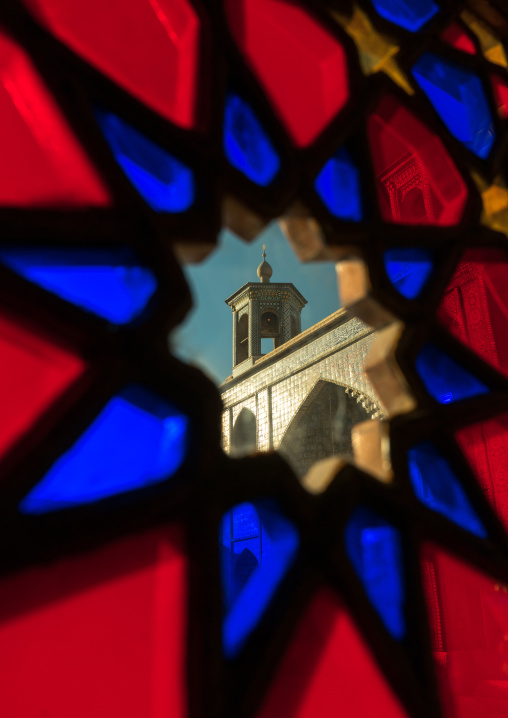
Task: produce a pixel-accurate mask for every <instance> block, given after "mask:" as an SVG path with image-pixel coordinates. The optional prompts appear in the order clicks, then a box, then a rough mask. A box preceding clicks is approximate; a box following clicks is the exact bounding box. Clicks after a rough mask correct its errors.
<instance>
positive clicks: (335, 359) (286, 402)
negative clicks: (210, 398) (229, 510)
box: [220, 310, 383, 460]
mask: <svg viewBox="0 0 508 718" xmlns="http://www.w3.org/2000/svg"><path fill="white" fill-rule="evenodd" d="M374 337H375V333H374V331H373V330H372V329H371V328H370V327H368V326H367V325H365V324H364V323H363V322H362V321H360V320H359V319H357V318H353V317H350V316H349V315H348V314H347V313H346V312H345V311H344V310H339V311H337V312H335V313H334V314H332V315H330V316H329V317H327V318H326V319H324V320H323V321H321V322H319V324H315V325H314V326H313V327H311V328H310V329H307V330H306V331H305V332H302V333H301V334H299V335H298V336H296V337H294V338H293V339H291V340H290V341H288V342H286V343H285V344H283V345H282V346H280V347H279V348H278V349H275V350H274V351H272V352H270V353H269V354H266V355H265V356H263V357H262V358H260V359H258V360H257V361H256V363H255V364H254V366H253V367H252V369H250V370H248V371H247V372H245V373H244V374H242V375H241V376H239V377H237V378H236V379H233V378H232V377H229V379H227V380H226V381H225V382H224V383H223V384H222V385H221V387H220V390H221V394H222V400H223V403H224V413H223V447H224V450H225V451H227V452H230V451H231V452H232V453H234V451H235V448H236V450H237V451H238V452H239V453H241V447H240V446H238V436H239V435H240V434H241V433H242V432H238V429H239V425H238V423H237V422H239V421H243V419H245V417H246V413H245V412H244V413H243V414H242V417H240V413H241V412H242V409H244V408H245V409H248V410H249V412H251V413H252V415H253V416H254V417H255V420H256V422H255V433H256V436H255V444H256V448H257V449H258V450H259V451H266V450H269V449H272V448H273V449H278V448H279V447H281V444H282V447H281V450H282V449H284V448H285V449H286V450H288V447H289V445H290V443H291V442H290V441H289V440H288V439H289V437H288V436H286V434H287V432H288V431H291V430H293V433H294V429H295V427H296V426H297V425H299V424H300V425H302V416H303V414H304V413H305V412H308V411H309V410H310V411H312V406H314V410H316V407H317V406H318V404H319V403H321V405H322V404H323V396H324V395H323V394H322V393H321V394H320V396H321V399H320V402H319V401H318V400H317V399H316V401H315V403H314V404H313V402H314V399H313V396H314V395H316V397H317V395H318V394H319V393H320V390H321V388H325V389H329V385H328V383H330V384H333V385H334V386H336V387H338V389H337V392H338V393H337V392H336V394H337V396H338V411H336V413H335V416H334V418H333V423H334V425H335V426H336V428H337V422H339V423H340V422H342V424H344V426H346V425H347V426H349V427H350V425H351V421H353V423H355V421H359V420H361V418H368V417H378V416H379V417H382V416H383V410H382V408H381V406H380V405H379V403H378V400H377V398H376V396H375V393H374V390H373V388H372V386H371V385H370V384H369V382H368V381H367V379H366V377H365V376H364V373H363V370H362V367H363V362H364V359H365V357H366V356H367V354H368V352H369V349H370V346H371V344H372V342H373V340H374ZM335 402H336V405H337V399H336V400H335ZM356 408H357V409H358V411H356ZM346 415H347V416H346ZM249 418H251V417H249ZM308 423H309V422H307V424H308ZM320 427H321V429H320V430H321V431H322V432H324V433H327V429H328V425H327V424H326V422H324V420H323V421H322V422H321V424H320ZM329 428H330V429H333V426H330V427H329ZM338 428H339V429H340V426H339V427H338ZM349 431H350V428H349ZM235 432H236V434H235ZM309 432H310V429H309V428H308V427H307V429H306V433H305V437H304V436H303V434H302V431H300V434H299V439H298V440H299V441H300V442H301V441H305V440H306V441H311V438H309V437H310V434H309ZM235 436H236V440H235ZM242 436H243V434H242ZM295 437H296V435H295ZM346 438H347V437H346ZM340 443H341V442H340V441H339V442H338V444H340ZM342 443H344V442H342ZM346 443H347V441H346ZM313 444H315V446H314V445H312V446H309V447H308V451H305V452H304V453H305V454H308V457H307V458H308V459H309V460H310V458H313V457H314V455H315V457H316V458H321V454H322V453H323V451H325V452H326V453H330V448H329V446H328V448H327V449H326V448H325V447H324V445H323V444H322V442H321V443H319V441H318V442H317V443H316V441H313ZM338 444H337V442H335V445H338ZM250 448H252V447H250ZM303 448H304V449H305V448H306V447H303ZM313 451H314V455H313V457H311V456H310V454H311V453H312V452H313Z"/></svg>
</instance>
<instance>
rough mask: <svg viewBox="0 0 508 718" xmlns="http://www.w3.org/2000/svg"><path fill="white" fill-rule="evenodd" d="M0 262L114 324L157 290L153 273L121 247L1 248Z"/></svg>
mask: <svg viewBox="0 0 508 718" xmlns="http://www.w3.org/2000/svg"><path fill="white" fill-rule="evenodd" d="M0 262H2V263H3V264H5V265H7V266H8V267H10V268H11V269H12V270H14V271H15V272H17V273H18V274H20V275H21V276H22V277H24V278H25V279H28V280H29V281H31V282H34V283H35V284H38V285H39V286H40V287H43V288H44V289H47V290H48V291H49V292H53V293H54V294H57V295H58V296H59V297H61V298H62V299H65V300H66V301H68V302H72V303H73V304H76V305H77V306H78V307H80V308H81V309H85V310H86V311H89V312H93V313H94V314H97V315H98V316H100V317H103V318H104V319H107V320H108V321H109V322H111V323H112V324H127V323H128V322H130V321H132V320H133V319H135V318H136V317H137V316H138V315H139V314H141V313H142V312H143V310H144V309H145V307H146V305H147V303H148V302H149V300H150V298H151V297H152V296H153V294H154V292H155V290H156V289H157V280H156V279H155V276H154V274H153V273H152V272H151V271H150V270H149V269H148V268H147V267H142V266H139V265H137V264H136V263H135V257H134V256H133V254H132V253H131V252H128V251H123V250H86V251H84V250H75V249H57V250H56V249H26V248H25V249H13V248H5V249H4V248H1V249H0Z"/></svg>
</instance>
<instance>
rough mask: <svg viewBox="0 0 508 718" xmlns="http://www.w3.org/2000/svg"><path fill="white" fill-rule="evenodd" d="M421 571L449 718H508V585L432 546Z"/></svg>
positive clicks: (441, 685) (445, 714) (436, 663)
mask: <svg viewBox="0 0 508 718" xmlns="http://www.w3.org/2000/svg"><path fill="white" fill-rule="evenodd" d="M421 568H422V578H423V584H424V588H425V595H426V600H427V610H428V614H429V619H430V625H431V629H432V643H433V653H434V659H435V668H436V676H437V679H438V685H439V691H440V695H441V703H442V708H443V713H444V716H445V718H473V716H482V717H483V716H485V718H487V716H488V717H489V718H502V716H506V715H508V691H507V683H508V681H507V680H506V677H507V673H506V666H507V657H508V645H507V639H506V637H507V635H508V586H505V585H503V584H502V583H501V582H500V581H498V580H495V579H494V578H491V577H490V576H487V575H485V574H484V573H482V572H481V571H479V570H478V569H477V568H475V567H473V566H470V565H468V564H466V563H465V562H463V561H462V560H461V559H459V558H457V557H455V556H453V555H451V554H449V553H447V552H445V551H443V550H442V549H440V548H438V547H437V546H434V545H431V544H427V545H425V546H424V547H423V551H422V564H421Z"/></svg>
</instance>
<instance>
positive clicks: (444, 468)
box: [408, 441, 487, 538]
mask: <svg viewBox="0 0 508 718" xmlns="http://www.w3.org/2000/svg"><path fill="white" fill-rule="evenodd" d="M408 461H409V477H410V479H411V484H412V485H413V489H414V492H415V494H416V495H417V497H418V498H419V499H420V501H421V502H422V504H425V506H428V507H429V509H433V510H434V511H438V512H439V513H440V514H443V516H446V518H448V519H450V520H451V521H454V522H455V523H456V524H458V525H459V526H461V527H462V528H463V529H466V530H467V531H471V533H473V534H475V535H476V536H480V537H481V538H486V537H487V532H486V530H485V527H484V526H483V524H482V522H481V521H480V519H479V518H478V515H477V514H476V511H475V510H474V509H473V507H472V506H471V504H470V502H469V499H468V498H467V496H466V494H465V493H464V489H463V488H462V486H461V484H460V482H459V480H458V479H457V477H456V475H455V474H454V472H453V470H452V467H451V466H450V464H449V463H448V461H447V459H446V458H445V457H444V456H443V455H442V454H441V453H440V452H439V451H438V450H437V448H436V447H435V445H434V444H433V443H431V442H430V441H423V442H422V443H421V444H417V445H416V446H413V447H412V448H411V449H410V450H409V452H408Z"/></svg>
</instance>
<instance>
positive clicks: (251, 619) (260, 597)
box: [219, 500, 299, 658]
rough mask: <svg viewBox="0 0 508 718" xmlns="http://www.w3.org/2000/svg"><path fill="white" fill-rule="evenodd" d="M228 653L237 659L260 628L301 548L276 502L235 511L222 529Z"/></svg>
mask: <svg viewBox="0 0 508 718" xmlns="http://www.w3.org/2000/svg"><path fill="white" fill-rule="evenodd" d="M219 538H220V550H221V579H222V590H223V604H224V620H223V624H222V642H223V647H224V653H225V654H226V656H227V657H228V658H233V657H234V656H236V655H237V653H238V652H239V651H240V650H241V648H242V646H243V644H244V643H245V640H246V639H247V637H248V636H249V634H250V633H251V631H252V629H253V628H254V627H255V626H256V624H257V622H258V621H259V619H260V617H261V616H262V614H263V612H264V611H265V609H266V607H267V606H268V604H269V602H270V599H271V597H272V595H273V594H274V592H275V590H276V588H277V586H278V585H279V583H280V581H281V579H282V578H283V576H284V575H285V573H286V572H287V570H288V569H289V567H290V566H291V564H292V563H293V561H294V558H295V556H296V552H297V549H298V546H299V536H298V532H297V530H296V528H295V527H294V526H293V524H292V523H291V522H290V521H288V519H287V518H286V517H285V516H283V515H282V514H281V513H280V511H279V509H278V507H277V504H276V503H275V502H274V501H272V500H263V501H257V502H256V503H255V504H251V503H245V504H239V505H238V506H235V507H234V508H233V509H232V510H231V511H228V512H227V513H226V514H224V516H223V518H222V522H221V526H220V536H219Z"/></svg>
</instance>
